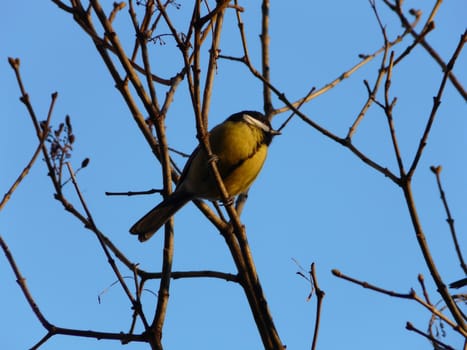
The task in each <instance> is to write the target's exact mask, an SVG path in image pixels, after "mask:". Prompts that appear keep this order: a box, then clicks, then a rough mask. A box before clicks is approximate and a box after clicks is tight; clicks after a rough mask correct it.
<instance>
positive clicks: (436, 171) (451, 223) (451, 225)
mask: <svg viewBox="0 0 467 350" xmlns="http://www.w3.org/2000/svg"><path fill="white" fill-rule="evenodd" d="M430 169H431V171H432V172H433V173H434V174H435V176H436V183H437V184H438V190H439V194H440V197H441V201H442V202H443V206H444V210H445V211H446V215H447V219H446V222H447V223H448V225H449V231H450V232H451V237H452V241H453V242H454V248H455V249H456V253H457V258H458V259H459V263H460V266H461V268H462V270H463V271H464V273H465V274H466V275H467V265H466V264H465V260H464V257H463V255H462V251H461V248H460V245H459V241H458V240H457V233H456V227H455V225H454V219H453V217H452V215H451V210H450V209H449V205H448V201H447V198H446V194H445V193H444V189H443V185H442V183H441V170H442V167H441V166H431V167H430Z"/></svg>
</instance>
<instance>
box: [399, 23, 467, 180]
mask: <svg viewBox="0 0 467 350" xmlns="http://www.w3.org/2000/svg"><path fill="white" fill-rule="evenodd" d="M466 40H467V29H466V30H465V32H464V33H463V34H462V35H461V37H460V40H459V44H458V45H457V47H456V49H455V50H454V53H453V54H452V56H451V59H450V60H449V62H448V64H447V66H446V70H445V71H444V74H443V78H442V79H441V83H440V85H439V89H438V93H437V94H436V96H435V97H434V98H433V108H432V109H431V113H430V116H429V118H428V121H427V123H426V126H425V131H424V132H423V136H422V138H421V139H420V144H419V146H418V149H417V152H416V154H415V157H414V159H413V161H412V165H411V167H410V170H409V171H408V172H407V177H408V178H411V177H412V175H413V174H414V172H415V169H416V168H417V165H418V162H419V161H420V158H421V156H422V153H423V150H424V148H425V146H426V144H427V142H428V136H429V135H430V131H431V126H432V125H433V122H434V120H435V117H436V115H437V112H438V108H439V106H440V104H441V97H442V96H443V93H444V88H445V87H446V82H447V79H448V77H449V72H451V71H452V69H453V68H454V64H455V63H456V61H457V59H458V58H459V56H460V53H461V51H462V49H463V47H464V44H465V42H466Z"/></svg>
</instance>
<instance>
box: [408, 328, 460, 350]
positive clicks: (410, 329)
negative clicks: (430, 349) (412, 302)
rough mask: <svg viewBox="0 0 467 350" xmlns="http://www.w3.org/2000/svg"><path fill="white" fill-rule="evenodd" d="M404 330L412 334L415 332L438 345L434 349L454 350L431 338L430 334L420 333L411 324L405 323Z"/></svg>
mask: <svg viewBox="0 0 467 350" xmlns="http://www.w3.org/2000/svg"><path fill="white" fill-rule="evenodd" d="M405 328H406V329H407V330H409V331H412V332H415V333H417V334H419V335H421V336H422V337H424V338H426V339H428V340H429V341H430V342H432V343H436V344H437V345H438V347H436V349H437V350H455V349H454V348H453V347H452V346H450V345H448V344H446V343H443V342H442V341H441V340H438V339H436V338H434V337H433V336H431V335H430V334H427V333H425V332H423V331H421V330H420V329H418V328H416V327H415V326H414V325H413V324H412V323H411V322H407V324H406V326H405Z"/></svg>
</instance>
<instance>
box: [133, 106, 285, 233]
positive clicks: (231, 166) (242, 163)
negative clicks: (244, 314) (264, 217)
mask: <svg viewBox="0 0 467 350" xmlns="http://www.w3.org/2000/svg"><path fill="white" fill-rule="evenodd" d="M278 134H280V132H278V131H276V130H274V129H273V128H272V127H271V123H270V122H269V120H268V119H267V118H266V117H265V116H264V115H263V114H261V113H260V112H255V111H243V112H239V113H235V114H233V115H231V116H230V117H229V118H227V119H226V120H225V121H224V122H223V123H221V124H219V125H217V126H216V127H215V128H214V129H212V130H211V131H210V132H209V142H210V144H211V149H212V152H213V154H214V155H215V156H216V157H217V167H218V169H219V173H220V175H221V177H222V180H223V182H224V185H225V188H226V189H227V192H228V194H229V196H232V197H234V196H236V195H238V194H240V193H243V192H246V191H247V190H248V188H249V187H250V186H251V184H252V183H253V181H254V180H255V179H256V177H257V176H258V174H259V172H260V171H261V168H262V167H263V164H264V161H265V160H266V155H267V151H268V146H269V144H270V143H271V141H272V138H273V137H274V136H275V135H278ZM195 198H202V199H208V200H219V199H221V196H220V193H219V191H218V187H217V184H216V180H215V178H214V176H213V174H212V171H211V169H210V165H209V159H208V156H207V154H206V152H205V151H204V150H203V149H202V148H201V147H200V146H198V147H196V149H195V150H194V151H193V153H192V154H191V156H190V158H189V159H188V161H187V163H186V165H185V167H184V169H183V172H182V175H181V176H180V180H179V182H178V185H177V188H176V189H175V191H174V192H173V193H172V194H170V195H169V196H168V197H167V198H166V199H164V200H163V201H162V202H161V203H160V204H158V205H157V206H156V207H154V208H153V209H151V210H150V211H149V212H148V213H147V214H146V215H144V216H143V217H142V218H141V219H140V220H138V221H137V222H136V223H135V224H134V225H133V226H132V227H131V228H130V233H132V234H135V235H138V239H139V240H140V241H141V242H145V241H147V240H148V239H149V238H151V237H152V235H154V234H155V233H156V232H157V230H159V228H160V227H161V226H162V225H164V224H165V223H166V222H167V221H168V220H169V219H170V217H172V216H173V215H174V214H175V213H176V212H177V211H178V210H179V209H181V208H182V207H183V206H184V205H185V204H186V203H188V202H189V201H190V200H192V199H195Z"/></svg>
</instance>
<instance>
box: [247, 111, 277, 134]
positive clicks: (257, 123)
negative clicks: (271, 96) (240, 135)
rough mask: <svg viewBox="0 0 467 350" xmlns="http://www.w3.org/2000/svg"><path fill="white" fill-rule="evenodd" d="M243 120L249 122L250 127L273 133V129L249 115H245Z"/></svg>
mask: <svg viewBox="0 0 467 350" xmlns="http://www.w3.org/2000/svg"><path fill="white" fill-rule="evenodd" d="M243 120H244V121H245V122H247V123H248V124H250V125H254V126H256V127H257V128H260V129H261V130H264V131H265V132H268V133H269V132H271V128H270V127H269V126H268V125H266V124H264V123H263V122H261V121H259V120H258V119H256V118H253V117H252V116H251V115H249V114H246V113H245V114H243Z"/></svg>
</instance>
